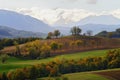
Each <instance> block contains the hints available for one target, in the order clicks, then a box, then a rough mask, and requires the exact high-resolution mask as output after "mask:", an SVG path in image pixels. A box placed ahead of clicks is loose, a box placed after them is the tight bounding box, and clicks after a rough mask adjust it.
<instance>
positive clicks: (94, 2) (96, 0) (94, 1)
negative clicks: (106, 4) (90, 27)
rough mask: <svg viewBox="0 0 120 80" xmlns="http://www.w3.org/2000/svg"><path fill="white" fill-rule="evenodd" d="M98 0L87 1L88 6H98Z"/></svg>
mask: <svg viewBox="0 0 120 80" xmlns="http://www.w3.org/2000/svg"><path fill="white" fill-rule="evenodd" d="M97 2H98V0H87V3H88V4H97Z"/></svg>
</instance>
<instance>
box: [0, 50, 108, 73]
mask: <svg viewBox="0 0 120 80" xmlns="http://www.w3.org/2000/svg"><path fill="white" fill-rule="evenodd" d="M107 51H108V50H95V51H87V52H80V53H73V54H65V55H59V56H55V57H50V58H47V59H41V60H22V59H18V58H15V57H10V58H9V59H8V60H7V62H6V63H5V64H1V63H0V72H8V71H9V70H14V69H16V68H21V67H25V66H30V65H34V64H39V63H46V62H49V61H53V60H55V58H58V59H63V58H64V59H75V60H77V59H80V58H85V57H96V56H101V57H103V56H105V55H106V53H107Z"/></svg>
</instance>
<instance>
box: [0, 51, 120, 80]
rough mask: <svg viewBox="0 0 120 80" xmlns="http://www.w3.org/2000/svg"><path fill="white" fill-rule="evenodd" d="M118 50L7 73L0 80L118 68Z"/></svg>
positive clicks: (19, 79)
mask: <svg viewBox="0 0 120 80" xmlns="http://www.w3.org/2000/svg"><path fill="white" fill-rule="evenodd" d="M119 63H120V49H115V50H110V51H108V53H107V55H106V56H105V57H88V58H84V59H79V60H73V59H71V60H66V59H62V60H59V59H58V58H56V59H55V60H54V61H51V62H49V63H41V64H37V65H33V66H30V67H25V68H21V69H16V70H14V71H9V72H8V73H7V74H6V73H3V74H1V75H0V80H36V79H37V78H42V77H48V76H51V77H56V76H60V75H62V74H67V73H75V72H84V71H95V70H104V69H111V68H119V67H120V64H119Z"/></svg>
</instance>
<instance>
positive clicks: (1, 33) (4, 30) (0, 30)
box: [0, 26, 46, 38]
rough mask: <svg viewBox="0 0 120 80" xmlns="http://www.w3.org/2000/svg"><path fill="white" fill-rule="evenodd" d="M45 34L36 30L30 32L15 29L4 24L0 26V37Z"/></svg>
mask: <svg viewBox="0 0 120 80" xmlns="http://www.w3.org/2000/svg"><path fill="white" fill-rule="evenodd" d="M45 36H46V34H43V33H38V32H36V33H35V32H34V33H33V32H30V31H23V30H16V29H13V28H9V27H6V26H0V38H18V37H24V38H26V37H45Z"/></svg>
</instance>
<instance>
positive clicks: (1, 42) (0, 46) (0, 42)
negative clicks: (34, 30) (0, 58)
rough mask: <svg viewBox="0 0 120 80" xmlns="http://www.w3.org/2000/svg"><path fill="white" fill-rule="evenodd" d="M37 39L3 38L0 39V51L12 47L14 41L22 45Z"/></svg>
mask: <svg viewBox="0 0 120 80" xmlns="http://www.w3.org/2000/svg"><path fill="white" fill-rule="evenodd" d="M37 39H40V38H34V37H30V38H15V39H9V38H4V39H0V50H1V49H3V48H4V47H6V46H13V45H14V43H15V41H16V42H17V43H18V44H23V43H26V42H31V41H34V40H37Z"/></svg>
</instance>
